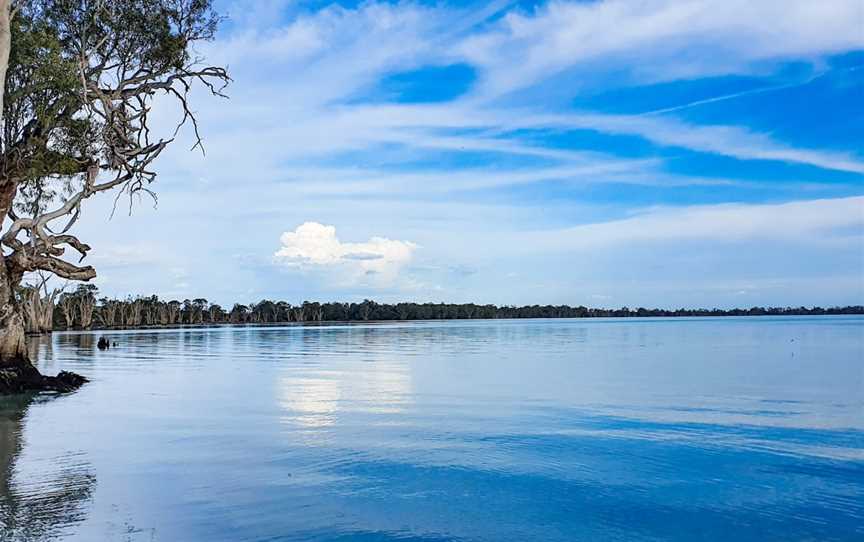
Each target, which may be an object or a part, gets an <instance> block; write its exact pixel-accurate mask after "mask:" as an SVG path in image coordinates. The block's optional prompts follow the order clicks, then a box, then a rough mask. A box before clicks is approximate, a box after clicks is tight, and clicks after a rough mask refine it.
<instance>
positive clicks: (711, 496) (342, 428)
mask: <svg viewBox="0 0 864 542" xmlns="http://www.w3.org/2000/svg"><path fill="white" fill-rule="evenodd" d="M100 335H103V334H101V333H100V334H81V333H57V334H54V336H53V337H50V338H45V339H42V340H39V341H37V342H36V343H34V344H33V348H34V352H37V351H38V359H39V366H40V368H41V369H42V370H43V371H46V372H50V373H56V372H57V371H59V370H64V369H65V370H72V371H76V372H79V373H81V374H84V375H86V376H88V377H90V378H91V379H92V382H91V383H90V384H88V385H87V386H85V387H84V388H82V389H81V390H80V391H79V392H77V393H75V394H72V395H68V396H63V397H59V398H53V399H50V398H45V397H36V398H27V399H22V398H16V399H8V398H7V399H2V400H0V540H2V541H4V542H5V541H37V540H38V541H42V540H64V541H65V540H75V541H88V542H90V541H103V540H106V541H113V540H123V541H126V540H131V541H138V540H142V541H167V542H174V541H179V542H197V541H208V542H209V541H232V542H233V541H277V540H279V541H281V540H285V541H289V540H291V541H293V540H297V541H299V540H308V541H340V542H351V541H363V542H372V541H394V540H400V541H423V542H439V541H451V540H452V541H457V540H458V541H516V542H523V541H544V542H546V541H568V542H571V541H583V540H584V541H607V540H621V541H624V540H626V541H648V540H652V541H653V540H681V541H693V540H717V541H720V540H722V541H726V540H730V539H732V540H735V541H736V542H742V541H749V540H753V541H766V540H777V541H799V540H800V541H804V540H819V541H831V540H843V541H853V540H855V541H861V540H864V319H862V318H859V317H818V318H795V317H791V318H741V319H738V318H725V319H649V320H637V319H627V320H616V319H609V320H545V321H544V320H534V321H470V322H434V323H432V322H429V323H426V322H422V323H411V324H380V325H351V326H326V327H283V328H219V329H187V330H160V331H142V332H111V333H104V335H106V336H108V337H109V338H110V339H111V340H112V341H116V343H117V346H116V347H115V348H112V349H111V350H109V351H106V352H101V351H98V350H97V349H96V347H95V342H96V339H97V338H98V337H99V336H100Z"/></svg>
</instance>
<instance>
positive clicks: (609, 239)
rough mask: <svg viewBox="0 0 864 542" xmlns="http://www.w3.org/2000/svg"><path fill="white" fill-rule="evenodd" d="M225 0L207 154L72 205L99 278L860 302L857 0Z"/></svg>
mask: <svg viewBox="0 0 864 542" xmlns="http://www.w3.org/2000/svg"><path fill="white" fill-rule="evenodd" d="M217 5H218V8H219V10H220V11H221V12H223V13H225V14H226V15H227V16H228V20H227V22H226V24H225V25H224V26H223V29H222V31H221V33H220V35H219V38H218V39H217V40H216V41H215V42H214V43H211V44H208V45H206V46H204V47H202V48H201V49H200V52H201V53H202V54H203V55H205V56H206V57H207V58H208V59H209V60H210V61H212V62H214V63H221V64H227V65H228V67H229V70H230V72H231V74H232V76H233V77H234V83H233V84H232V86H231V87H230V89H229V94H230V95H231V99H230V100H227V101H225V100H220V99H216V98H212V97H209V96H207V95H206V94H205V93H203V92H201V93H199V94H198V95H196V96H195V99H196V109H197V111H198V114H199V117H200V121H201V125H202V130H203V133H204V137H205V146H206V149H207V154H206V156H203V157H202V156H201V155H200V153H190V152H188V148H189V145H187V144H186V143H187V142H186V141H181V142H179V143H178V144H177V145H175V146H174V147H173V148H172V149H171V150H170V152H167V153H166V154H165V155H164V156H163V157H162V158H161V159H160V163H159V168H160V172H161V175H160V178H159V180H158V181H157V185H156V187H155V188H156V189H157V190H158V192H159V195H160V199H159V205H158V206H157V207H156V208H155V209H154V208H153V206H152V205H150V204H149V203H148V202H146V201H145V202H142V204H140V205H137V206H136V208H135V211H134V213H133V214H132V216H125V215H124V216H121V215H117V216H115V217H114V218H113V219H111V220H108V215H109V214H110V207H111V201H110V198H108V197H106V198H103V199H101V200H97V201H94V202H92V203H90V204H89V205H90V207H91V208H90V209H89V210H88V212H87V213H88V214H87V217H86V220H84V221H82V222H83V224H82V226H81V228H82V230H83V231H82V232H81V234H82V236H83V238H84V239H86V240H87V241H88V242H91V244H92V245H93V247H94V250H93V252H92V253H91V258H92V262H91V263H93V264H94V265H96V266H97V269H98V270H99V273H100V277H99V278H98V279H97V284H98V285H99V286H100V288H101V289H102V291H103V292H105V293H107V294H111V295H120V296H124V295H127V294H138V293H141V294H149V293H152V292H155V293H158V294H160V295H163V296H167V297H175V298H180V299H182V298H185V297H200V296H203V297H206V298H208V299H211V300H213V301H217V302H220V303H223V304H230V303H233V302H235V301H241V302H248V301H251V300H257V299H261V298H265V297H266V298H279V299H285V300H288V301H292V302H298V301H302V300H304V299H310V300H333V299H339V300H360V299H363V298H366V297H368V298H374V299H377V300H380V301H394V300H417V301H452V302H466V301H476V302H484V303H485V302H491V303H499V304H510V303H514V304H532V303H567V304H574V305H575V304H585V305H592V306H615V307H618V306H622V305H627V306H658V307H677V306H689V307H694V306H701V307H713V306H718V307H730V306H752V305H802V304H803V305H813V304H819V305H834V304H851V303H864V148H862V142H864V4H862V3H861V2H860V1H857V0H854V1H845V0H834V1H831V2H812V1H804V0H786V1H771V0H763V1H760V2H752V1H743V0H723V1H713V0H704V1H698V2H690V1H686V0H685V1H681V0H676V1H661V0H646V1H642V2H632V1H617V0H603V1H600V0H597V1H586V2H576V1H553V2H480V3H456V2H443V3H435V2H360V3H357V2H346V3H339V4H329V3H323V2H289V1H280V0H267V1H256V2H251V1H240V0H234V1H220V2H218V3H217ZM176 113H177V112H176V111H174V110H172V109H171V108H170V107H169V106H168V105H167V104H165V106H164V107H163V108H162V109H160V111H159V115H160V118H163V120H164V123H165V128H166V129H167V127H168V122H169V121H170V119H171V118H173V116H174V115H176ZM188 136H189V134H186V135H185V137H187V138H188Z"/></svg>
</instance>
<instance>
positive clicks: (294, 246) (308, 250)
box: [274, 222, 418, 286]
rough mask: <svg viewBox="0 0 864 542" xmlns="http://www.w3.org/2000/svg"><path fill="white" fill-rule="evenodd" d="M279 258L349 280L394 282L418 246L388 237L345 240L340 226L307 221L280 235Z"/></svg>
mask: <svg viewBox="0 0 864 542" xmlns="http://www.w3.org/2000/svg"><path fill="white" fill-rule="evenodd" d="M279 241H280V243H281V245H282V246H281V248H280V249H279V250H277V251H276V253H275V254H274V257H275V259H276V261H278V262H280V263H282V264H284V265H287V266H289V267H298V268H299V267H302V268H313V267H325V268H328V269H333V270H336V271H338V272H341V274H340V277H341V279H342V280H343V281H346V282H366V283H368V284H373V285H380V286H384V285H391V284H392V283H393V282H394V281H395V279H396V278H397V277H398V275H399V272H400V271H401V270H402V268H403V267H404V266H405V265H406V264H408V263H409V262H410V261H411V259H412V258H413V256H414V251H415V250H417V248H418V245H417V244H415V243H412V242H410V241H398V240H394V239H387V238H386V237H372V238H371V239H369V240H368V241H365V242H362V243H343V242H342V241H340V240H339V238H338V237H337V236H336V227H335V226H328V225H325V224H320V223H318V222H304V223H303V224H301V225H300V226H298V227H297V228H296V229H295V230H294V231H286V232H284V233H283V234H282V235H281V237H280V238H279Z"/></svg>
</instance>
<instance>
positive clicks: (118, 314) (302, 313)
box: [17, 284, 864, 333]
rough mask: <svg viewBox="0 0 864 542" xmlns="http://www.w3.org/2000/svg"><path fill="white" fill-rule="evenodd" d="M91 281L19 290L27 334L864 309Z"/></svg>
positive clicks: (862, 309) (855, 309)
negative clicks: (227, 294) (185, 288)
mask: <svg viewBox="0 0 864 542" xmlns="http://www.w3.org/2000/svg"><path fill="white" fill-rule="evenodd" d="M98 293H99V292H98V289H97V288H96V286H94V285H92V284H82V285H80V286H79V287H78V288H77V289H76V290H74V291H63V290H62V289H54V290H50V291H49V290H48V289H47V288H45V287H44V284H43V285H42V286H41V287H40V286H35V285H27V286H22V287H20V288H19V290H18V292H17V298H18V302H19V304H20V305H21V307H22V309H23V312H24V319H25V325H26V330H27V332H28V333H46V332H50V331H52V330H66V329H112V328H124V329H126V328H138V327H163V326H164V327H170V326H186V325H193V326H194V325H221V324H278V323H291V322H295V323H296V322H338V321H360V322H363V321H374V320H461V319H496V318H601V317H657V316H667V317H669V316H783V315H838V314H864V306H860V305H855V306H846V307H828V308H822V307H809V308H808V307H751V308H746V309H728V310H724V309H675V310H667V309H646V308H643V307H639V308H628V307H622V308H620V309H605V308H599V309H598V308H588V307H583V306H578V307H571V306H568V305H529V306H523V307H515V306H500V307H499V306H496V305H477V304H474V303H396V304H387V303H376V302H375V301H372V300H368V299H367V300H364V301H362V302H360V303H339V302H330V303H318V302H314V301H304V302H303V303H301V304H299V305H292V304H291V303H287V302H285V301H271V300H268V299H264V300H261V301H259V302H257V303H248V304H241V303H235V304H234V306H232V307H231V308H230V309H226V308H223V307H222V306H220V305H218V304H216V303H210V302H208V301H207V300H206V299H203V298H198V299H184V300H183V301H178V300H164V299H160V298H159V297H157V296H155V295H153V296H149V297H140V296H139V297H127V298H126V299H111V298H107V297H101V298H100V297H99V295H98Z"/></svg>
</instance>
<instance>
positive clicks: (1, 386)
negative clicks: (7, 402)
mask: <svg viewBox="0 0 864 542" xmlns="http://www.w3.org/2000/svg"><path fill="white" fill-rule="evenodd" d="M86 382H87V379H86V378H84V377H83V376H81V375H79V374H75V373H70V372H69V371H61V372H60V374H58V375H57V376H44V375H43V374H42V373H40V372H39V371H38V370H37V369H36V368H35V367H33V366H32V365H30V364H29V363H27V364H22V365H20V366H13V367H2V368H0V395H9V394H13V393H24V392H28V391H58V392H61V393H66V392H70V391H74V390H76V389H78V388H80V387H81V386H82V385H83V384H85V383H86Z"/></svg>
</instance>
